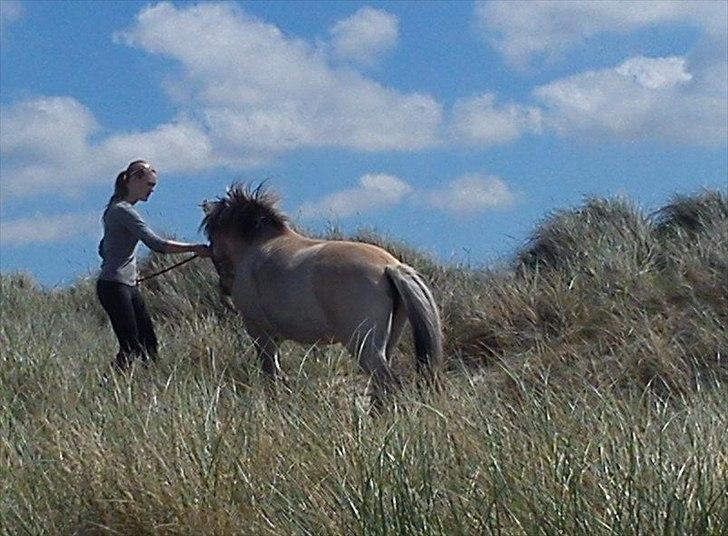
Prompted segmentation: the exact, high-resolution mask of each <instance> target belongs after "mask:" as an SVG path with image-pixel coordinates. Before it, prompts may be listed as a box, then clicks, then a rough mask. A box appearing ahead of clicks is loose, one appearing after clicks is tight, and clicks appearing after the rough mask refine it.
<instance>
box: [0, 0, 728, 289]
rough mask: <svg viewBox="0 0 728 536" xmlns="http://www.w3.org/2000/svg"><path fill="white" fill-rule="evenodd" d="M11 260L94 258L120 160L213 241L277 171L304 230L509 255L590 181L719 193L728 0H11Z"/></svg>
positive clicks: (4, 187) (665, 192)
mask: <svg viewBox="0 0 728 536" xmlns="http://www.w3.org/2000/svg"><path fill="white" fill-rule="evenodd" d="M0 7H1V16H0V30H1V32H0V34H1V35H0V105H1V111H0V158H1V160H0V253H1V255H0V268H1V269H2V271H3V272H10V271H26V272H30V273H32V274H34V275H35V277H37V278H38V280H39V281H41V282H42V283H43V284H45V285H49V286H55V285H63V284H68V283H71V282H73V281H74V280H75V279H76V278H78V277H85V276H88V275H90V274H93V272H94V270H96V268H97V266H98V261H99V259H98V257H97V256H96V244H97V242H98V239H99V237H100V234H101V227H100V222H99V217H100V213H101V211H102V210H103V207H104V204H105V203H106V201H107V199H108V197H109V195H110V193H111V190H112V188H113V181H114V178H115V176H116V174H117V173H118V172H119V171H121V170H122V169H124V168H125V167H126V165H127V164H128V162H130V161H131V160H134V159H137V158H147V159H149V160H150V161H151V162H152V163H153V164H154V166H155V167H156V168H157V169H158V171H159V186H158V188H157V190H156V191H155V194H154V195H153V196H152V198H151V199H150V201H149V202H148V203H146V204H144V203H142V204H140V205H138V208H139V210H140V211H141V212H142V213H143V214H144V215H145V217H146V218H147V220H148V222H149V223H150V225H151V226H152V228H153V229H155V230H156V231H157V232H160V233H166V234H173V235H175V236H177V237H178V238H180V239H186V240H190V241H200V240H202V237H201V236H200V235H199V234H198V232H197V226H198V224H199V221H200V218H201V213H200V209H199V207H198V204H199V203H200V202H201V201H202V200H203V199H206V198H213V197H215V196H217V195H220V194H222V193H223V192H224V190H225V186H226V185H228V184H230V183H231V182H233V181H238V180H242V181H251V180H254V181H257V180H262V179H269V185H270V186H271V187H273V188H274V189H275V190H277V191H278V192H279V193H280V194H281V195H282V198H283V208H284V209H285V211H287V212H288V213H289V214H290V215H291V216H292V217H293V219H294V221H295V222H296V224H297V225H299V226H301V227H303V228H304V229H309V230H311V231H314V232H320V231H322V230H325V229H327V228H329V227H331V226H332V225H333V226H337V227H339V228H341V229H342V230H344V231H345V232H355V231H356V230H357V229H359V228H370V229H375V230H376V231H378V232H380V233H382V234H386V235H388V236H390V237H393V238H397V239H400V240H403V241H405V242H407V243H409V244H410V245H412V246H415V247H418V248H421V249H423V250H426V251H429V252H431V253H432V254H434V255H436V256H437V257H438V258H440V259H442V260H443V261H448V262H465V263H470V264H473V265H483V264H488V263H492V262H494V261H498V260H503V259H508V258H509V256H512V255H513V254H514V252H515V251H516V250H517V249H518V248H519V247H520V246H522V245H523V243H524V241H525V239H526V237H527V236H528V233H529V232H530V231H531V230H532V229H533V228H534V226H535V225H537V224H538V222H539V221H540V220H541V219H542V218H543V217H545V215H546V214H548V212H549V211H552V210H555V209H559V208H565V207H568V206H573V205H576V204H578V203H580V202H581V200H582V199H583V197H584V196H585V195H597V196H614V195H627V196H629V197H630V198H632V199H634V200H635V201H636V202H637V203H639V204H640V205H641V206H642V207H644V208H645V209H646V210H651V209H654V208H657V207H659V206H660V205H661V204H663V203H664V202H665V201H666V200H668V199H669V198H670V196H671V195H673V194H674V193H678V192H679V193H690V192H695V191H698V190H699V189H700V188H702V187H709V188H720V189H723V190H726V189H728V184H727V181H728V179H727V176H728V156H727V153H728V150H727V142H726V139H727V136H728V135H727V130H728V126H727V125H728V112H727V109H728V85H727V82H726V79H727V78H728V76H727V74H726V64H727V61H728V59H727V57H726V41H727V32H728V30H727V28H728V3H726V2H686V3H681V2H630V3H621V4H620V3H614V2H606V1H605V2H584V3H579V2H556V1H554V2H544V3H539V2H528V3H520V2H472V3H471V2H464V1H461V2H451V3H447V2H308V3H303V2H238V3H232V2H226V3H214V2H210V3H184V2H174V3H169V2H161V3H156V2H151V3H150V2H131V1H124V2H41V1H33V2H23V1H20V2H17V1H6V0H3V1H2V2H1V3H0Z"/></svg>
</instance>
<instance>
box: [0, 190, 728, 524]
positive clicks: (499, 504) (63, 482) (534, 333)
mask: <svg viewBox="0 0 728 536" xmlns="http://www.w3.org/2000/svg"><path fill="white" fill-rule="evenodd" d="M354 239H356V240H362V241H369V242H374V243H378V244H380V245H383V246H384V247H386V248H387V249H389V250H390V251H392V252H393V253H395V254H396V255H397V256H398V257H400V258H401V259H403V260H404V261H405V262H408V263H410V264H412V265H413V266H415V267H416V268H417V269H418V270H419V271H421V272H422V273H423V274H424V275H425V276H426V278H427V280H428V281H430V282H431V284H432V286H433V289H434V291H435V294H436V298H437V300H438V303H439V304H440V306H441V311H442V315H443V322H444V327H445V337H446V350H447V351H446V353H447V356H448V365H447V370H446V371H445V373H444V375H443V376H444V388H443V390H442V392H439V393H421V392H418V391H417V390H416V389H415V388H414V387H412V386H409V387H408V388H407V389H405V391H404V392H403V393H401V395H399V396H398V397H397V398H396V399H395V400H394V401H393V403H392V407H391V409H390V410H389V411H388V412H386V413H384V414H383V415H380V416H378V417H376V418H375V417H371V416H368V415H367V413H366V411H365V410H364V409H363V406H364V405H365V402H366V401H365V400H363V397H362V396H361V394H362V392H363V390H364V387H365V381H366V379H365V378H364V377H363V376H362V375H360V374H359V373H358V371H357V370H356V367H355V365H354V363H353V362H352V361H351V359H350V358H349V357H348V356H347V355H346V354H345V353H344V352H343V351H342V350H341V349H340V348H337V347H332V348H307V347H302V346H298V345H294V344H287V345H285V346H284V349H283V356H282V362H283V366H284V369H285V370H286V371H287V373H288V374H289V375H290V377H291V387H292V390H293V393H290V394H289V393H287V392H283V391H280V392H278V391H275V390H270V389H267V388H266V385H265V382H264V381H263V380H262V379H261V377H260V374H259V371H258V368H259V367H258V365H257V362H256V359H255V355H254V352H253V349H252V346H251V344H250V341H249V340H248V339H247V337H246V336H245V334H244V332H243V331H242V327H241V323H240V320H239V319H238V318H237V317H236V316H235V315H233V314H231V312H230V310H229V309H228V308H227V307H226V306H225V304H224V303H223V302H221V300H220V298H219V296H218V294H217V290H216V280H215V276H214V273H213V271H212V267H211V265H210V263H208V262H207V261H195V262H193V263H190V264H187V265H185V266H184V267H183V268H180V269H179V270H176V271H173V272H170V273H169V274H166V275H164V276H161V277H159V278H157V279H154V280H151V281H150V282H149V283H147V284H145V289H144V292H145V296H146V297H147V301H148V304H149V305H150V308H151V309H152V312H153V315H154V316H155V318H156V326H157V331H158V335H159V337H160V340H161V342H162V348H161V358H160V361H159V362H158V363H157V364H155V365H154V366H153V367H151V368H149V369H144V368H141V367H138V368H136V369H135V370H134V371H133V373H132V374H130V375H129V376H114V375H112V376H111V378H112V381H111V383H110V384H103V383H102V382H101V381H100V380H101V378H102V375H103V374H105V373H107V372H108V363H109V362H110V360H111V358H112V356H113V354H114V353H115V351H116V349H115V345H116V342H115V340H114V338H113V334H112V332H111V329H110V326H109V325H108V320H107V319H106V316H105V314H104V312H103V311H102V310H101V308H100V306H99V305H98V303H97V301H96V299H95V296H94V289H93V281H90V280H80V281H78V282H77V283H76V284H74V285H73V286H71V287H69V288H65V289H55V290H44V289H42V288H40V287H39V286H38V285H37V284H36V283H35V282H34V281H33V279H32V278H30V277H28V276H26V275H22V274H5V275H3V276H2V278H1V280H0V284H1V289H0V290H1V291H2V311H1V315H2V317H1V320H2V323H1V325H0V346H1V347H2V350H1V353H0V532H2V533H4V534H256V535H257V534H276V535H279V534H362V535H365V534H366V535H369V534H377V535H379V534H381V535H384V534H418V535H419V534H443V535H445V534H447V535H451V534H481V533H486V534H508V535H510V534H587V533H588V534H590V535H597V534H615V533H616V534H656V533H662V534H725V533H727V532H728V447H726V445H728V366H727V365H726V359H727V357H728V198H727V197H726V195H725V194H724V193H718V192H703V193H701V194H698V195H694V196H684V197H676V198H674V199H673V201H672V203H671V204H670V205H669V206H666V207H665V208H663V209H662V210H660V211H658V212H656V213H654V214H650V215H646V214H644V213H642V212H641V211H640V210H639V209H638V208H637V207H635V206H633V205H632V204H631V203H630V202H628V201H626V200H624V199H588V200H586V201H585V202H584V204H583V205H582V206H579V207H576V208H571V209H567V210H563V211H559V212H556V213H554V214H551V215H549V216H548V217H546V218H545V219H544V221H543V222H541V224H540V225H539V226H538V227H537V228H536V229H535V230H534V232H533V235H532V236H531V239H530V241H529V242H528V244H526V245H525V246H524V248H523V249H522V250H521V251H519V252H518V253H517V255H516V256H515V258H514V259H513V261H512V262H511V263H510V264H508V265H503V266H499V267H497V268H492V269H488V270H480V269H472V268H469V267H457V266H443V265H441V264H439V263H438V262H436V261H434V260H433V259H431V258H429V257H428V256H426V255H423V254H422V253H420V252H418V251H415V250H413V249H411V248H408V247H407V246H405V245H402V244H399V243H396V242H393V241H390V240H386V239H382V238H381V237H377V236H373V235H371V234H367V233H362V234H361V235H359V236H356V237H354ZM146 264H147V266H146V269H148V270H154V269H155V268H158V267H160V266H163V265H167V264H169V258H166V259H165V258H159V257H156V256H151V257H150V258H149V259H147V261H146ZM412 361H413V359H412V354H411V347H410V343H409V341H406V342H404V341H403V344H402V345H401V353H400V355H399V356H397V363H396V366H397V368H398V369H399V371H400V373H401V374H402V375H403V376H404V377H405V378H408V377H411V376H412Z"/></svg>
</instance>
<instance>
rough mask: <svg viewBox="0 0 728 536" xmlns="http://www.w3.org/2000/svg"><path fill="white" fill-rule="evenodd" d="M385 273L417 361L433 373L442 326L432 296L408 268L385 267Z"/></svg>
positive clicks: (422, 281) (440, 342)
mask: <svg viewBox="0 0 728 536" xmlns="http://www.w3.org/2000/svg"><path fill="white" fill-rule="evenodd" d="M385 272H386V273H387V276H388V277H389V280H390V281H391V282H392V284H393V285H394V288H396V289H397V294H399V297H400V298H401V300H402V303H404V307H405V310H406V311H407V316H408V318H409V321H410V324H411V325H412V334H413V336H414V341H415V354H416V355H417V361H418V363H419V364H420V365H424V366H426V367H428V368H429V369H430V370H431V371H432V372H435V370H436V368H437V367H438V366H439V365H440V362H441V361H442V324H441V322H440V314H439V313H438V311H437V304H436V303H435V299H434V298H433V297H432V292H431V291H430V289H429V288H428V287H427V285H426V284H425V281H424V280H423V279H422V276H421V275H420V274H418V273H417V272H416V271H415V269H414V268H412V267H411V266H407V265H406V264H399V265H397V266H387V267H386V268H385Z"/></svg>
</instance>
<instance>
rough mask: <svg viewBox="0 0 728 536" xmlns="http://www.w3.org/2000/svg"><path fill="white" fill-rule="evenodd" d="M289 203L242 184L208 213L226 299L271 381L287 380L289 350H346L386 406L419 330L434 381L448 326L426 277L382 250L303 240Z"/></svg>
mask: <svg viewBox="0 0 728 536" xmlns="http://www.w3.org/2000/svg"><path fill="white" fill-rule="evenodd" d="M279 202H280V198H279V196H278V195H277V194H276V193H274V192H273V191H272V190H270V189H268V188H265V187H264V185H263V184H260V185H259V186H257V187H255V188H254V187H253V186H252V185H245V184H241V183H235V184H233V185H232V186H230V187H229V188H228V190H227V194H226V195H225V196H223V197H218V198H217V200H215V201H206V202H204V203H203V205H202V208H203V211H204V218H203V221H202V223H201V225H200V229H201V230H203V229H204V232H205V234H206V236H207V238H208V240H209V242H210V247H211V249H212V262H213V264H214V266H215V270H216V271H217V274H218V276H219V288H220V291H221V293H222V294H223V295H225V296H228V297H229V298H230V299H231V301H232V303H233V305H234V306H235V309H236V310H237V311H238V312H239V313H240V315H241V316H242V319H243V323H244V326H245V330H246V331H247V333H248V335H250V337H251V339H252V340H253V342H254V345H255V348H256V350H257V353H258V357H259V359H260V361H261V364H262V370H263V372H264V373H265V374H266V375H267V377H268V378H270V379H272V380H276V379H279V378H285V376H284V374H283V372H282V370H281V367H280V363H279V360H278V347H279V344H280V343H281V342H282V341H284V340H293V341H296V342H298V343H303V344H319V345H328V344H337V343H339V344H342V345H344V346H345V347H346V348H347V349H348V351H349V353H350V354H351V355H352V356H353V357H354V358H355V359H356V360H357V361H358V363H359V365H360V367H361V368H362V369H363V370H364V371H365V372H367V373H369V374H370V376H371V378H372V380H373V384H374V386H375V392H374V393H373V394H372V396H373V399H374V401H377V399H378V398H380V397H381V396H382V395H383V394H385V393H388V392H391V391H393V390H394V389H396V388H398V387H400V386H401V382H400V380H399V379H398V378H397V377H396V375H395V374H394V373H393V371H392V369H391V367H390V362H391V357H392V354H393V352H394V350H395V348H396V346H397V343H398V341H399V339H400V336H401V334H402V331H403V329H404V327H405V323H406V321H407V320H409V323H410V325H411V327H412V334H413V338H414V347H415V354H416V357H417V365H418V366H417V368H418V370H419V371H420V372H422V373H423V376H425V377H426V378H427V379H428V380H432V379H434V378H435V373H436V372H437V369H438V367H439V365H440V364H441V361H442V326H441V321H440V315H439V313H438V308H437V305H436V303H435V300H434V298H433V295H432V292H431V290H430V289H429V288H428V286H427V284H426V283H425V281H424V279H423V277H422V276H421V275H420V274H419V273H417V272H416V271H415V270H414V269H413V268H412V267H411V266H408V265H407V264H404V263H402V262H400V261H399V260H398V259H396V258H395V257H394V256H393V255H392V254H390V253H389V252H387V251H386V250H384V249H382V248H380V247H377V246H374V245H371V244H366V243H359V242H351V241H343V240H321V239H315V238H309V237H307V236H304V235H302V234H300V233H299V232H297V231H296V230H294V228H293V227H292V225H291V224H290V220H289V218H288V217H287V216H286V215H285V214H283V213H282V212H281V211H280V209H279V208H278V204H279Z"/></svg>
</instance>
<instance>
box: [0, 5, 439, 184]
mask: <svg viewBox="0 0 728 536" xmlns="http://www.w3.org/2000/svg"><path fill="white" fill-rule="evenodd" d="M3 4H4V3H3ZM117 38H118V39H121V40H123V41H125V42H127V43H128V44H130V45H133V46H137V47H139V48H142V49H144V50H146V51H147V52H150V53H154V54H161V55H164V56H167V57H170V58H172V59H174V60H175V61H177V62H178V63H179V65H180V66H181V72H179V73H178V75H177V76H176V77H175V78H173V79H171V80H169V79H168V80H167V82H166V83H165V86H166V87H167V88H168V89H169V90H170V96H171V97H172V98H173V100H174V102H175V103H176V104H177V105H178V106H179V112H178V115H177V117H176V118H174V119H173V120H171V121H169V122H167V123H164V124H160V125H158V126H156V127H155V128H152V129H150V130H148V131H141V132H115V133H112V134H110V135H107V136H103V135H100V134H103V133H104V130H103V129H102V128H101V126H99V125H97V122H96V120H95V118H94V116H93V113H92V112H91V111H90V110H89V109H88V108H86V107H85V106H84V105H83V104H82V103H80V102H78V101H77V100H75V99H73V98H72V97H52V96H51V97H38V98H33V99H29V100H26V101H22V102H16V103H12V104H9V105H7V106H3V107H2V110H1V111H0V113H1V114H2V122H3V129H2V139H1V140H0V153H1V156H2V159H3V166H2V171H1V173H2V185H3V191H4V192H6V193H7V194H9V195H11V196H18V195H36V194H39V193H44V192H48V191H52V192H53V193H65V194H78V193H80V192H81V191H83V189H84V188H85V187H86V186H88V185H89V184H91V183H98V182H104V181H108V182H111V181H112V180H113V177H115V176H116V173H118V171H119V170H120V169H123V167H124V166H125V165H126V164H127V163H128V162H129V161H131V160H133V159H136V158H140V157H141V158H148V159H149V160H151V161H153V162H154V164H155V165H156V166H157V167H158V168H159V169H160V171H163V172H176V173H181V174H188V173H192V172H195V171H199V170H203V169H212V168H215V167H219V166H224V167H228V168H230V169H246V168H250V167H251V166H255V165H260V164H261V163H265V162H268V161H270V160H271V159H272V158H274V157H275V156H277V155H279V154H280V153H282V152H284V151H290V150H293V149H298V148H306V147H334V148H336V147H338V148H347V149H353V150H359V151H379V150H420V149H424V148H428V147H432V146H435V145H438V144H439V143H440V138H439V130H440V127H441V123H442V115H443V113H442V108H441V106H440V104H438V103H437V102H436V101H435V100H434V99H433V98H432V97H430V96H428V95H422V94H416V93H410V94H403V93H400V92H398V91H396V90H393V89H390V88H387V87H384V86H382V85H381V84H379V83H377V82H374V81H372V80H369V79H367V78H365V77H364V76H363V75H361V74H359V73H357V72H355V71H352V70H351V69H336V68H334V67H332V66H331V65H330V64H329V63H328V60H327V59H326V57H325V55H324V54H322V53H321V52H320V50H318V49H317V48H316V47H315V46H313V45H311V44H309V43H307V42H305V41H303V40H300V39H296V38H293V37H290V36H286V35H284V34H283V33H282V32H281V31H280V30H279V29H278V28H277V27H276V26H274V25H271V24H268V23H265V22H262V21H259V20H257V19H254V18H252V17H250V16H248V15H247V14H246V13H245V12H243V11H242V10H240V9H239V8H237V7H236V6H235V4H231V3H222V4H213V3H205V4H201V5H193V6H188V7H180V8H177V7H175V6H173V5H172V4H169V3H160V4H156V5H154V6H151V7H148V8H146V9H144V10H142V11H141V12H140V13H139V15H138V16H137V19H136V22H135V24H134V26H133V27H132V28H131V29H130V30H129V31H128V32H126V33H124V34H119V35H117ZM381 41H382V43H384V42H385V40H384V39H382V40H381ZM372 43H373V42H372ZM372 43H370V44H372Z"/></svg>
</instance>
